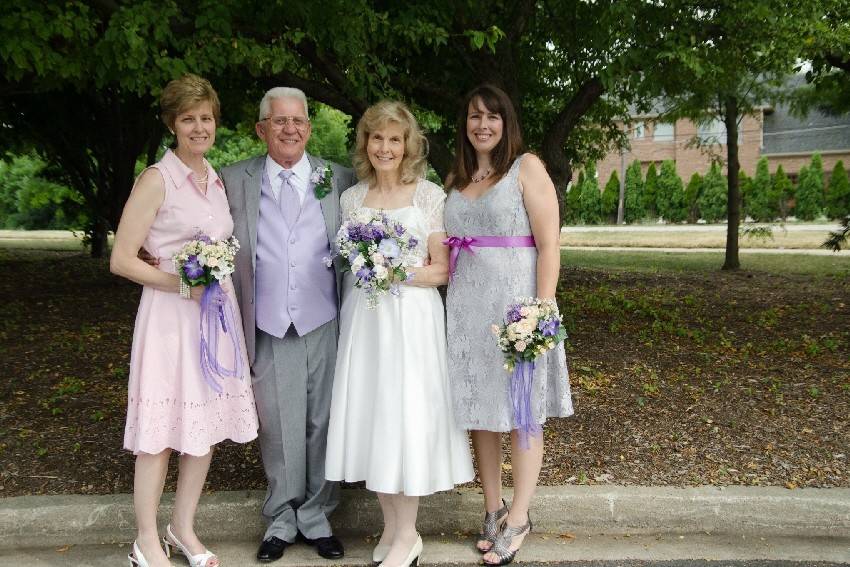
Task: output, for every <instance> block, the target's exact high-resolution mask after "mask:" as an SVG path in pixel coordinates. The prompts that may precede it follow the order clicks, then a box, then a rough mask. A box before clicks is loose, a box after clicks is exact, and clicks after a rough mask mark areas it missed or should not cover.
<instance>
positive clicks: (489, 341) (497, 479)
mask: <svg viewBox="0 0 850 567" xmlns="http://www.w3.org/2000/svg"><path fill="white" fill-rule="evenodd" d="M464 108H466V115H465V116H464V117H463V119H462V120H461V123H460V126H459V130H458V135H457V144H456V151H455V164H454V168H453V170H452V173H451V174H450V176H449V178H448V179H447V182H446V186H447V187H448V188H450V189H452V191H451V192H450V194H449V196H448V199H447V200H446V208H445V220H446V232H447V233H448V235H449V237H450V238H449V242H450V243H451V244H452V245H453V247H454V249H453V256H455V257H456V262H455V266H454V268H455V271H454V275H453V277H452V279H451V281H450V283H449V287H448V296H447V305H446V306H447V327H448V348H449V360H448V369H449V380H450V382H451V384H452V394H453V404H454V415H455V421H456V422H457V424H458V425H459V426H461V427H463V428H465V429H469V430H471V436H472V444H473V448H474V450H475V459H476V462H477V465H478V473H479V477H480V479H481V484H482V487H483V489H484V504H485V508H486V514H485V517H484V525H483V527H482V531H481V535H480V537H479V540H478V542H477V544H476V546H477V548H478V550H479V551H481V552H482V553H484V557H483V559H484V562H485V563H487V564H490V565H504V564H506V563H510V562H511V561H512V560H513V558H514V556H515V554H516V551H517V550H518V549H519V546H520V545H522V541H523V539H524V538H525V536H526V535H527V534H528V533H529V532H530V531H531V521H530V520H529V517H528V508H529V504H530V502H531V498H532V496H533V494H534V490H535V488H536V486H537V479H538V476H539V474H540V468H541V466H542V463H543V436H542V435H538V436H532V437H531V438H530V444H529V445H530V446H529V447H528V448H521V447H520V440H519V435H518V433H517V429H516V424H515V423H514V416H513V410H512V405H511V399H510V380H511V374H510V373H509V372H507V371H506V370H505V369H504V368H503V363H504V358H503V354H502V352H501V351H500V350H499V347H498V344H497V342H496V339H495V337H494V336H493V334H492V332H491V330H490V329H491V326H492V325H493V324H500V323H503V322H504V317H505V311H506V307H507V306H508V304H510V303H513V302H514V300H516V299H517V298H518V297H539V298H541V299H544V298H554V297H555V288H556V286H557V283H558V274H559V271H560V248H559V242H558V238H559V232H560V231H559V224H560V223H559V219H558V201H557V197H556V195H555V187H554V185H553V184H552V180H551V179H550V178H549V175H548V174H547V173H546V169H545V167H544V166H543V163H542V162H541V161H540V160H539V159H538V158H537V157H536V156H535V155H533V154H523V153H522V135H521V132H520V128H519V123H518V121H517V117H516V112H515V111H514V108H513V105H512V103H511V100H510V98H508V96H507V95H506V94H505V93H504V92H503V91H502V90H500V89H498V88H497V87H494V86H491V85H482V86H480V87H478V88H476V89H474V90H473V91H472V92H470V93H469V94H468V95H467V98H466V100H465V102H464ZM529 236H532V237H533V240H532V239H531V238H528V237H529ZM480 237H491V238H487V239H481V238H480ZM492 237H515V238H512V239H505V238H492ZM516 237H526V238H516ZM464 238H465V240H464ZM470 238H478V241H477V242H476V241H475V240H472V241H471V240H470ZM531 409H532V413H533V417H534V421H535V422H536V423H538V424H543V423H544V422H545V421H546V418H547V417H550V416H552V417H566V416H569V415H571V414H572V413H573V408H572V401H571V396H570V384H569V376H568V373H567V365H566V358H565V355H564V347H563V344H560V345H558V347H557V348H556V349H554V350H551V351H549V352H547V353H546V354H544V355H543V356H542V357H541V358H540V359H538V361H537V362H536V364H535V371H534V379H533V386H532V396H531ZM502 432H511V464H512V471H513V478H514V497H513V502H512V503H511V507H510V509H508V507H507V505H506V504H505V503H504V501H503V500H502V496H501V489H502V486H501V463H502V449H501V448H502V443H501V433H502Z"/></svg>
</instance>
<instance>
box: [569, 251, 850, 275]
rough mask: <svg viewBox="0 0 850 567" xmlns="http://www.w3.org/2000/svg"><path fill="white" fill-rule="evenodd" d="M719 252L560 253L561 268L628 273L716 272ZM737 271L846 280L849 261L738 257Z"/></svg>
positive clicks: (837, 258) (838, 258)
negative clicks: (844, 278) (842, 278)
mask: <svg viewBox="0 0 850 567" xmlns="http://www.w3.org/2000/svg"><path fill="white" fill-rule="evenodd" d="M723 257H724V254H723V252H644V251H639V252H628V251H626V252H623V251H610V252H609V251H606V250H587V251H584V250H563V251H562V252H561V263H562V265H563V266H565V267H579V268H589V269H601V270H614V271H629V272H649V273H662V272H716V271H719V270H720V268H721V266H723ZM740 261H741V270H742V271H744V272H769V273H772V274H799V275H811V276H839V277H850V257H848V256H839V255H835V256H812V255H807V254H793V253H788V254H758V253H755V252H753V253H742V254H741V255H740Z"/></svg>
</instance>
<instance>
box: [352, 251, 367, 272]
mask: <svg viewBox="0 0 850 567" xmlns="http://www.w3.org/2000/svg"><path fill="white" fill-rule="evenodd" d="M365 263H366V258H364V257H363V255H362V254H358V255H357V258H355V259H354V262H352V263H351V271H352V272H356V271H357V270H359V269H360V268H362V267H363V264H365Z"/></svg>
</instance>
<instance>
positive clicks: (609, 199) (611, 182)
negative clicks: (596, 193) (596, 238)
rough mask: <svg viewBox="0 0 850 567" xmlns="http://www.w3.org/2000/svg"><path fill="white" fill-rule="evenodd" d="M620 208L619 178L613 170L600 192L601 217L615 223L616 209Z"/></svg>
mask: <svg viewBox="0 0 850 567" xmlns="http://www.w3.org/2000/svg"><path fill="white" fill-rule="evenodd" d="M619 206H620V176H619V175H617V170H616V169H615V170H614V171H613V172H612V173H611V177H610V178H609V179H608V183H606V184H605V190H604V191H602V217H603V219H604V220H605V221H606V222H608V223H610V224H615V223H616V222H617V208H618V207H619Z"/></svg>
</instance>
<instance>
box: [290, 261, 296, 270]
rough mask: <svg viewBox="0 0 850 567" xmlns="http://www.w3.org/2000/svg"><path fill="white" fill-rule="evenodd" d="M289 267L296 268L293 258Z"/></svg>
mask: <svg viewBox="0 0 850 567" xmlns="http://www.w3.org/2000/svg"><path fill="white" fill-rule="evenodd" d="M289 267H290V268H294V267H295V260H292V261H291V262H289Z"/></svg>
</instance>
